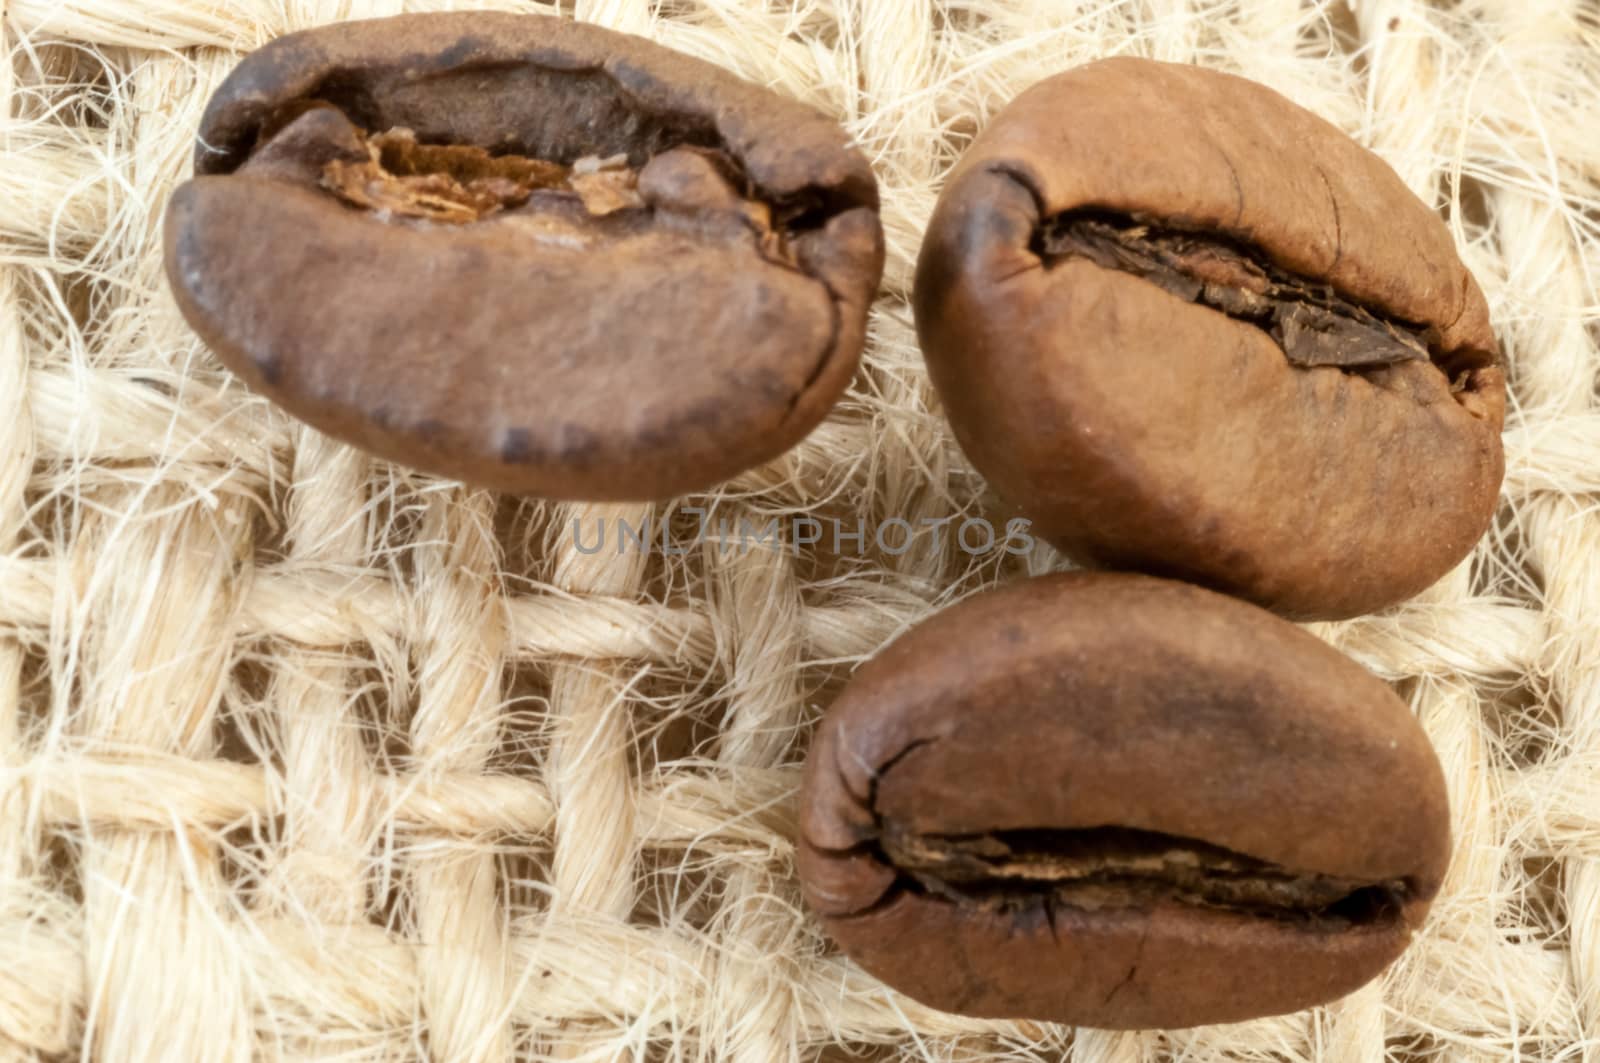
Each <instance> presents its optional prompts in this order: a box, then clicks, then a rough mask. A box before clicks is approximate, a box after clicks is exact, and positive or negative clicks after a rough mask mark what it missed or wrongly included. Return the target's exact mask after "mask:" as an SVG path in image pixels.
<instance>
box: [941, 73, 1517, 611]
mask: <svg viewBox="0 0 1600 1063" xmlns="http://www.w3.org/2000/svg"><path fill="white" fill-rule="evenodd" d="M915 309H916V318H917V329H918V334H919V336H920V338H921V341H922V346H923V351H924V354H925V357H926V359H927V362H928V367H929V370H930V373H931V375H932V377H933V380H934V383H935V385H936V387H937V389H938V391H939V394H940V396H941V398H942V399H943V402H944V405H945V407H946V410H947V412H948V415H949V418H950V421H951V424H952V426H953V427H954V429H955V434H956V437H957V439H958V440H959V442H960V443H961V446H962V448H963V450H964V451H965V452H966V453H967V455H968V456H969V457H970V459H971V460H972V462H973V464H974V465H975V466H976V467H977V468H978V470H979V471H980V472H982V473H983V474H984V476H985V477H986V478H987V479H988V480H989V482H990V484H991V485H992V487H993V488H994V489H995V491H996V493H997V494H998V495H999V496H1000V497H1001V498H1002V499H1003V500H1004V501H1005V502H1007V503H1008V504H1009V505H1011V506H1014V507H1016V508H1017V509H1019V510H1020V511H1021V512H1022V513H1023V514H1024V515H1025V516H1028V517H1030V518H1031V519H1032V520H1033V522H1034V529H1035V531H1036V532H1038V533H1039V534H1040V535H1042V536H1043V537H1044V538H1046V539H1047V540H1049V541H1050V542H1052V543H1053V544H1055V545H1056V546H1058V547H1059V548H1061V549H1062V550H1063V551H1065V552H1066V553H1068V554H1069V555H1071V556H1072V557H1074V558H1075V559H1077V560H1078V561H1080V562H1081V563H1083V564H1086V565H1089V566H1091V567H1100V568H1113V569H1127V570H1135V571H1144V572H1150V573H1153V574H1157V575H1163V576H1170V577H1175V578H1180V579H1185V580H1189V581H1191V582H1196V583H1201V584H1204V585H1207V586H1210V587H1213V588H1215V589H1218V590H1222V591H1226V592H1228V593H1232V594H1236V595H1239V596H1241V597H1244V598H1247V599H1250V600H1252V601H1255V602H1257V603H1258V604H1262V605H1265V606H1267V607H1269V608H1272V609H1274V610H1276V611H1278V612H1280V613H1282V614H1285V615H1289V616H1294V617H1299V618H1305V619H1310V618H1333V617H1343V616H1352V615H1356V614H1359V613H1363V612H1368V611H1371V610H1373V609H1376V608H1379V607H1382V606H1384V605H1388V604H1391V603H1393V602H1396V601H1399V600H1401V599H1404V598H1406V597H1409V596H1410V595H1413V594H1415V593H1416V592H1418V591H1419V590H1421V589H1423V588H1424V587H1426V586H1428V585H1429V584H1430V583H1432V582H1434V581H1435V580H1437V579H1438V578H1439V577H1440V576H1441V575H1443V574H1444V573H1445V572H1447V571H1448V570H1449V569H1450V568H1451V567H1453V566H1454V565H1455V564H1456V563H1458V562H1459V561H1460V560H1461V558H1463V557H1464V556H1465V555H1466V554H1467V553H1468V552H1469V551H1470V550H1471V548H1472V546H1473V544H1474V543H1476V542H1477V540H1478V538H1479V537H1480V536H1481V535H1482V533H1483V531H1484V529H1485V528H1486V527H1487V525H1488V522H1489V520H1490V519H1491V516H1492V514H1493V510H1494V507H1495V504H1496V499H1497V494H1498V490H1499V485H1500V480H1501V474H1502V468H1503V462H1502V454H1501V442H1500V430H1501V425H1502V421H1503V419H1504V408H1505V381H1504V375H1503V371H1502V369H1501V367H1500V364H1499V354H1498V348H1497V344H1496V340H1495V337H1494V334H1493V331H1492V330H1491V328H1490V322H1489V314H1488V309H1487V304H1486V303H1485V301H1484V298H1483V295H1482V293H1481V292H1480V290H1479V288H1478V286H1477V284H1476V283H1475V282H1474V280H1473V278H1472V277H1471V275H1470V274H1469V273H1468V271H1467V269H1466V268H1465V266H1464V265H1463V264H1462V263H1461V261H1460V259H1459V257H1458V256H1457V254H1456V252H1455V248H1454V244H1453V242H1452V240H1451V237H1450V233H1449V231H1448V230H1447V228H1446V226H1445V225H1444V224H1443V222H1442V221H1441V220H1440V219H1439V218H1438V217H1437V216H1436V215H1435V214H1434V213H1433V211H1431V210H1430V209H1429V208H1428V207H1427V206H1426V205H1424V204H1423V203H1422V202H1420V201H1419V200H1418V199H1417V198H1416V197H1415V196H1414V195H1412V193H1411V192H1410V191H1409V190H1408V189H1407V188H1406V187H1405V185H1404V184H1403V183H1402V182H1401V180H1400V179H1399V177H1398V176H1396V174H1395V173H1394V172H1393V171H1392V170H1391V169H1390V168H1389V167H1388V166H1387V165H1386V164H1385V163H1384V162H1383V161H1382V160H1381V159H1379V158H1378V157H1377V156H1375V155H1373V154H1372V153H1371V152H1368V151H1367V150H1365V149H1364V148H1362V147H1361V146H1359V145H1358V144H1356V143H1355V142H1354V141H1352V140H1350V139H1349V138H1348V137H1346V136H1345V135H1344V134H1343V133H1342V132H1340V131H1339V130H1338V129H1336V128H1335V127H1334V126H1332V125H1330V124H1329V123H1327V122H1325V121H1323V120H1322V119H1320V118H1318V117H1316V116H1315V115H1312V114H1310V113H1309V112H1307V111H1305V110H1303V109H1301V108H1300V107H1298V106H1296V105H1294V104H1293V103H1291V102H1289V101H1288V100H1286V99H1284V98H1283V97H1282V96H1280V95H1278V94H1277V93H1275V92H1273V91H1271V90H1270V89H1267V88H1265V87H1264V86H1261V85H1258V84H1255V83H1253V82H1249V81H1246V80H1243V79H1241V78H1237V77H1233V76H1231V75H1227V74H1222V73H1218V72H1215V71H1208V70H1203V69H1199V68H1195V67H1188V66H1180V65H1174V64H1166V63H1158V62H1153V61H1148V60H1140V59H1131V58H1119V59H1110V60H1104V61H1101V62H1097V63H1093V64H1090V65H1088V66H1084V67H1080V68H1077V69H1074V70H1071V71H1068V72H1066V73H1064V74H1061V75H1058V76H1056V77H1052V78H1049V79H1047V80H1045V81H1043V82H1040V83H1039V84H1037V85H1035V86H1033V87H1032V88H1030V89H1028V90H1027V91H1026V92H1024V93H1023V94H1022V95H1020V96H1019V97H1018V98H1017V99H1016V100H1014V101H1013V102H1012V103H1011V104H1010V105H1009V106H1007V107H1006V108H1005V109H1004V110H1003V111H1002V112H1001V113H1000V114H999V115H998V116H997V117H996V118H995V119H994V120H993V121H992V122H991V123H990V124H989V126H988V127H987V128H986V129H985V130H984V131H983V132H982V134H981V135H980V136H979V137H978V139H977V140H976V141H975V142H974V144H973V145H972V148H971V150H970V151H969V152H968V153H967V155H966V157H965V158H964V159H963V160H962V161H961V162H960V164H959V165H958V166H957V167H956V169H955V170H954V172H953V173H952V174H951V176H950V179H949V181H948V183H947V185H946V187H945V189H944V192H943V194H942V195H941V197H940V199H939V203H938V206H937V208H936V210H935V213H934V216H933V220H932V222H931V223H930V226H929V229H928V234H927V238H926V239H925V241H924V243H923V247H922V253H921V256H920V259H919V262H918V271H917V279H916V291H915Z"/></svg>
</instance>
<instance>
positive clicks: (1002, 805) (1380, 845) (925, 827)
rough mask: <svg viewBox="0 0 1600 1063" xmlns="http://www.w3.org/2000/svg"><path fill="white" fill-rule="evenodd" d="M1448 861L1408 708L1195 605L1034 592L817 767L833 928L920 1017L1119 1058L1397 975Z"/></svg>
mask: <svg viewBox="0 0 1600 1063" xmlns="http://www.w3.org/2000/svg"><path fill="white" fill-rule="evenodd" d="M1449 850H1450V835H1449V816H1448V807H1447V798H1446V793H1445V786H1444V778H1443V775H1442V772H1441V770H1440V767H1439V763H1438V760H1437V758H1436V757H1435V755H1434V753H1433V751H1432V749H1431V747H1430V746H1429V744H1428V741H1427V739H1426V737H1425V736H1424V734H1423V732H1422V730H1421V728H1420V727H1419V726H1418V724H1417V722H1416V720H1415V719H1414V718H1413V717H1412V715H1411V713H1410V712H1409V711H1408V710H1407V707H1406V705H1405V704H1404V703H1403V702H1401V701H1400V699H1399V698H1398V697H1396V696H1395V694H1394V693H1393V692H1392V691H1391V690H1390V689H1389V688H1388V687H1387V686H1386V685H1385V684H1384V683H1382V682H1381V681H1380V680H1378V679H1377V678H1375V677H1374V676H1372V675H1371V674H1369V673H1367V672H1366V671H1365V670H1363V669H1362V668H1361V667H1360V666H1358V665H1357V664H1355V663H1354V662H1353V661H1350V660H1349V659H1347V658H1346V657H1344V656H1343V655H1341V654H1339V653H1338V652H1337V651H1335V650H1333V649H1332V648H1330V647H1329V646H1327V645H1326V644H1324V643H1322V642H1320V641H1318V640H1317V639H1316V638H1314V637H1313V636H1311V635H1309V634H1307V633H1305V632H1304V631H1301V630H1300V629H1299V628H1297V627H1295V626H1294V625H1293V624H1290V623H1289V622H1287V621H1284V620H1281V619H1279V618H1277V617H1275V616H1273V615H1272V614H1270V613H1267V612H1265V611H1264V610H1261V609H1259V608H1257V607H1255V606H1252V605H1249V604H1247V603H1244V602H1241V601H1238V600H1236V599H1232V598H1228V597H1225V596H1222V595H1219V594H1216V593H1213V592H1211V591H1206V590H1203V589H1201V588H1198V587H1193V586H1190V585H1187V584H1182V583H1175V582H1168V581H1165V580H1160V579H1156V578H1153V577H1145V576H1135V575H1114V574H1100V573H1071V574H1062V575H1055V576H1047V577H1043V578H1040V579H1035V580H1030V581H1028V582H1025V583H1021V584H1015V585H1012V586H1010V587H1007V588H1004V589H1002V590H999V591H995V592H992V593H987V594H982V595H979V596H977V597H974V598H970V599H968V600H966V601H965V602H962V603H960V604H958V605H956V606H954V607H953V608H950V609H948V610H946V611H944V612H942V613H939V614H937V615H936V616H934V617H933V618H931V619H929V620H927V621H925V622H924V623H922V624H921V625H919V626H918V627H916V628H914V629H913V630H911V631H910V632H909V633H907V634H906V635H904V636H902V637H901V638H900V639H898V640H897V641H895V642H894V643H892V644H891V645H890V646H888V647H887V648H886V649H885V650H884V651H883V652H882V653H880V654H879V655H878V656H877V657H876V658H875V659H873V660H871V661H869V662H868V663H867V664H866V665H864V666H863V667H862V668H861V669H860V671H859V672H858V673H857V674H856V676H855V677H854V678H853V679H852V680H851V682H850V684H849V685H848V686H847V687H846V688H845V690H844V691H843V693H842V694H841V695H840V696H839V698H838V699H837V701H836V702H835V704H834V705H833V707H832V708H831V710H830V711H829V713H828V715H827V717H826V719H825V720H824V721H823V723H822V725H821V727H820V729H819V730H818V733H817V735H816V738H815V740H814V743H813V745H812V749H811V752H810V754H809V757H808V760H807V762H806V769H805V782H804V787H803V790H802V796H801V806H800V829H799V840H798V862H799V869H800V875H801V880H802V884H803V886H804V891H805V896H806V899H807V902H808V904H809V906H810V907H811V908H812V909H813V911H814V912H815V913H816V914H817V915H818V916H819V918H820V920H821V922H822V924H823V926H824V928H825V929H826V930H827V932H828V933H829V934H830V935H831V936H832V937H833V938H834V939H835V940H836V941H837V942H838V944H839V945H840V946H841V947H842V948H843V949H844V951H845V952H846V953H847V954H849V955H850V956H852V957H853V958H854V959H855V960H856V961H857V962H858V963H860V964H861V966H863V967H864V968H866V970H868V971H869V972H871V973H872V974H874V975H876V976H877V977H879V978H881V979H882V980H883V981H885V982H887V983H888V984H889V985H891V986H894V987H896V988H898V989H900V990H902V991H904V992H905V993H908V994H909V995H911V996H912V997H914V998H916V999H917V1000H920V1001H922V1002H924V1003H926V1004H928V1005H931V1006H933V1007H937V1008H941V1009H944V1010H946V1011H952V1012H959V1013H962V1014H967V1015H975V1016H982V1017H989V1018H1030V1019H1036V1020H1045V1021H1059V1022H1065V1023H1073V1024H1079V1025H1087V1026H1097V1027H1109V1028H1146V1027H1164V1028H1172V1027H1183V1026H1191V1025H1199V1024H1205V1023H1215V1022H1232V1021H1239V1020H1244V1019H1249V1018H1253V1017H1258V1016H1263V1015H1270V1014H1279V1013H1286V1012H1290V1011H1295V1010H1298V1009H1300V1008H1304V1007H1309V1006H1311V1005H1315V1004H1319V1003H1323V1002H1326V1001H1329V1000H1332V999H1334V998H1337V997H1339V996H1342V995H1344V994H1346V993H1348V992H1350V991H1352V990H1354V989H1355V988H1357V987H1358V986H1360V985H1361V984H1363V983H1364V982H1366V981H1368V980H1369V979H1371V978H1373V977H1374V976H1376V975H1377V974H1378V973H1379V972H1380V971H1382V970H1383V969H1384V967H1385V966H1387V965H1388V964H1389V963H1390V962H1391V961H1392V960H1394V959H1395V958H1396V957H1397V956H1398V955H1399V954H1400V953H1401V951H1402V950H1403V949H1404V948H1405V947H1406V945H1407V943H1408V941H1409V940H1410V938H1411V936H1412V934H1413V932H1414V931H1415V930H1416V929H1417V927H1418V926H1419V925H1420V924H1421V922H1422V920H1423V917H1424V916H1425V914H1426V913H1427V910H1428V907H1429V905H1430V903H1431V902H1432V900H1433V897H1434V894H1435V892H1436V891H1437V890H1438V888H1439V884H1440V881H1441V879H1442V877H1443V875H1444V872H1445V869H1446V866H1447V863H1448V860H1449Z"/></svg>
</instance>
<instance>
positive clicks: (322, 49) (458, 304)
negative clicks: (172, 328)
mask: <svg viewBox="0 0 1600 1063" xmlns="http://www.w3.org/2000/svg"><path fill="white" fill-rule="evenodd" d="M195 174H196V176H195V178H194V179H193V180H192V181H189V182H187V183H185V184H184V185H183V186H182V187H180V188H179V189H178V191H177V193H176V194H175V195H174V196H173V199H172V202H171V204H170V206H169V209H168V212H167V222H166V234H165V236H166V267H167V274H168V278H169V280H170V282H171V286H172V289H173V291H174V293H175V295H176V297H177V301H178V305H179V307H180V308H181V309H182V311H183V314H184V316H185V317H186V318H187V319H188V321H189V323H190V324H191V325H192V326H193V328H194V329H195V331H196V332H198V333H199V334H200V336H201V337H202V338H203V339H204V340H205V341H206V342H207V344H208V345H209V346H210V347H211V348H212V350H214V351H215V352H216V353H217V355H218V356H219V357H220V358H221V359H222V360H223V361H224V362H226V363H227V365H228V366H229V367H230V368H232V369H233V370H234V371H235V372H237V373H238V374H240V375H241V376H242V377H243V378H244V379H245V380H246V381H247V382H248V383H249V384H250V385H251V386H252V387H253V388H255V389H256V390H258V391H260V392H261V393H263V394H265V395H267V396H268V397H270V398H272V399H273V400H274V401H276V402H278V403H279V404H281V405H282V406H283V407H284V408H286V409H287V410H289V411H290V412H291V413H293V414H295V415H297V416H299V417H301V418H302V419H304V420H305V421H307V422H309V423H310V424H312V425H313V426H315V427H317V428H319V429H321V430H323V431H325V432H327V433H329V434H331V435H334V436H337V437H339V438H341V439H344V440H346V441H348V442H351V443H354V444H356V445H358V446H361V447H364V448H366V449H368V450H370V451H372V452H373V453H376V454H378V455H380V456H383V457H386V458H389V459H392V460H395V461H400V462H403V463H406V464H409V465H412V466H415V467H418V468H421V469H425V470H428V471H431V472H436V473H440V474H443V475H447V476H452V477H456V478H459V479H462V480H466V481H468V482H470V483H475V484H480V485H483V486H488V487H493V488H499V489H503V490H510V491H516V492H520V493H526V494H532V495H538V496H543V497H549V498H566V499H596V500H605V499H619V500H630V499H634V500H645V499H658V498H667V497H671V496H674V495H678V494H682V493H684V492H688V491H693V490H698V489H702V488H707V487H710V486H712V485H714V484H716V483H718V482H720V481H722V480H725V479H727V478H728V477H731V476H734V475H736V474H738V473H739V472H741V471H743V470H745V469H748V468H750V467H752V466H754V465H757V464H760V463H762V462H764V461H767V460H770V459H772V458H774V457H776V456H778V455H779V454H781V453H782V452H783V451H785V450H787V449H788V448H789V447H790V446H792V445H793V444H794V443H796V442H798V441H799V440H800V439H801V438H802V437H803V436H805V435H806V433H808V432H809V431H810V430H811V429H812V428H813V427H814V426H815V425H816V424H817V423H818V422H819V421H820V420H821V419H822V418H823V416H825V415H826V413H827V412H828V410H829V409H830V408H831V407H832V406H833V403H834V402H835V400H836V399H837V398H838V396H839V394H840V393H841V392H842V391H843V389H844V388H845V386H846V385H847V384H848V382H849V380H850V378H851V376H852V375H853V373H854V371H855V368H856V365H857V364H858V361H859V358H860V352H861V345H862V339H863V334H864V329H865V323H866V314H867V308H868V306H869V304H870V302H871V299H872V296H873V294H874V291H875V290H876V287H877V283H878V278H879V275H880V273H881V271H882V265H883V238H882V230H881V227H880V224H879V221H878V213H877V204H878V197H877V187H876V184H875V182H874V179H873V176H872V173H871V170H870V169H869V167H868V165H867V162H866V159H865V158H864V157H863V156H862V155H861V154H860V153H859V152H858V151H856V150H854V149H853V148H851V147H850V146H849V144H848V142H847V139H846V136H845V134H844V132H843V131H842V130H841V129H840V128H839V127H838V125H837V124H836V123H834V122H833V121H831V120H829V119H827V118H826V117H825V116H823V115H821V114H819V113H818V112H816V111H813V110H811V109H810V108H808V107H806V106H804V105H802V104H800V103H797V102H794V101H791V100H787V99H784V98H781V97H779V96H776V95H774V94H773V93H771V92H768V91H767V90H765V89H762V88H760V87H759V86H756V85H752V84H750V83H747V82H745V81H742V80H740V79H738V78H737V77H735V76H733V75H732V74H729V73H727V72H726V71H723V70H721V69H719V68H717V67H714V66H712V65H710V64H708V63H704V62H701V61H699V60H696V59H692V58H690V57H688V56H684V55H680V54H678V53H676V52H672V51H669V50H667V49H665V48H662V47H659V46H657V45H654V44H651V43H650V42H648V41H645V40H642V39H640V38H637V37H633V36H629V35H626V34H620V33H615V32H611V31H607V30H602V29H599V28H598V27H594V26H588V25H584V24H581V23H576V22H571V21H564V20H560V19H556V18H547V17H543V16H536V15H506V14H497V13H489V12H471V13H465V12H463V13H445V14H426V15H406V16H400V17H396V18H388V19H376V20H370V21H360V22H349V23H344V24H339V25H333V26H328V27H324V28H321V29H315V30H309V31H306V32H303V33H296V34H292V35H289V36H286V37H283V38H281V39H279V40H277V41H274V42H273V43H271V44H269V45H267V46H266V47H264V48H262V49H260V50H259V51H257V52H255V53H252V54H251V55H250V56H248V57H247V58H246V59H245V60H244V61H243V62H242V63H241V64H240V65H239V66H238V67H237V68H236V69H235V70H234V71H233V73H232V74H231V75H230V76H229V77H228V78H227V80H226V81H225V82H224V83H223V85H222V86H221V88H220V89H219V90H218V91H217V93H216V95H215V96H214V97H213V99H212V100H211V102H210V105H209V106H208V107H207V110H206V113H205V117H204V119H203V121H202V125H201V129H200V135H199V144H198V147H197V149H196V153H195Z"/></svg>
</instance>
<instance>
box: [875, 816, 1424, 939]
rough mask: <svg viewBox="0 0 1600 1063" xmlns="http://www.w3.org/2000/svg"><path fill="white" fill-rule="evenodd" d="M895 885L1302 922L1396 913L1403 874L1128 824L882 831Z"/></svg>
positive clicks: (975, 900)
mask: <svg viewBox="0 0 1600 1063" xmlns="http://www.w3.org/2000/svg"><path fill="white" fill-rule="evenodd" d="M879 845H880V850H881V854H882V858H883V859H884V860H885V861H886V862H887V863H888V864H889V865H890V866H892V867H893V868H894V869H895V870H896V871H897V872H898V873H899V875H900V882H899V883H898V885H899V886H900V887H901V888H902V889H909V890H911V891H913V892H918V893H924V894H929V895H933V896H938V897H942V898H944V899H946V900H950V901H953V902H955V903H958V904H969V905H976V906H980V907H991V908H998V909H1001V910H1013V909H1017V908H1024V907H1031V906H1034V905H1037V904H1045V905H1047V906H1053V907H1056V908H1075V909H1079V910H1083V911H1099V910H1103V909H1115V908H1147V907H1150V906H1153V905H1154V904H1157V903H1159V902H1162V901H1170V902H1177V903H1179V904H1184V905H1188V906H1191V907H1198V908H1209V909H1219V910H1226V911H1233V912H1240V913H1245V914H1249V915H1254V916H1259V917H1264V918H1272V919H1281V920H1303V921H1317V922H1327V921H1340V922H1347V923H1367V922H1375V921H1382V920H1387V919H1394V918H1397V917H1398V915H1399V912H1400V908H1401V904H1402V903H1403V901H1404V898H1405V894H1406V884H1405V883H1404V882H1403V881H1402V880H1399V879H1394V880H1384V881H1379V882H1369V881H1363V880H1360V879H1355V878H1346V877H1341V876H1336V875H1322V874H1315V873H1299V872H1294V871H1291V870H1289V869H1287V868H1283V867H1280V866H1278V865H1275V864H1272V863H1268V862H1266V861H1263V860H1257V859H1255V858H1253V857H1250V856H1245V855H1243V854H1240V853H1235V852H1231V851H1229V850H1227V849H1224V848H1221V847H1218V846H1215V845H1211V844H1209V843H1206V842H1203V841H1199V840H1196V839H1192V838H1182V837H1177V836H1174V835H1169V834H1163V833H1161V832H1158V831H1145V830H1135V829H1130V828H1123V827H1096V828H1084V829H1076V830H1049V829H1042V830H1011V831H994V832H989V833H984V834H972V835H945V834H924V833H916V832H911V831H908V830H905V829H904V828H902V827H899V826H897V825H895V824H893V823H886V824H884V825H883V828H882V833H881V834H880V841H879Z"/></svg>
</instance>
